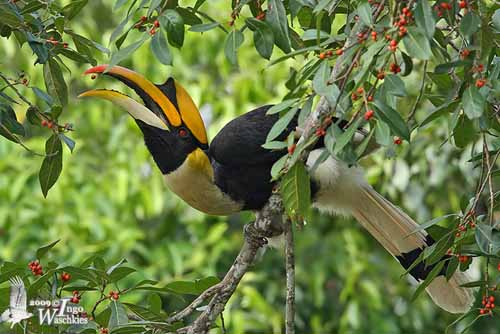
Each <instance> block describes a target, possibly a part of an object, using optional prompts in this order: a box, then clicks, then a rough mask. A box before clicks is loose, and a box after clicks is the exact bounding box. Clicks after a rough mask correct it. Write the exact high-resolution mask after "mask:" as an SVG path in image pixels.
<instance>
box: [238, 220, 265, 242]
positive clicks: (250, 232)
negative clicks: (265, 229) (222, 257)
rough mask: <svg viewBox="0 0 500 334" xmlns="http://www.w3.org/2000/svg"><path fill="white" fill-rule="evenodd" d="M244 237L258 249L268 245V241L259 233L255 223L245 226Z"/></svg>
mask: <svg viewBox="0 0 500 334" xmlns="http://www.w3.org/2000/svg"><path fill="white" fill-rule="evenodd" d="M243 235H244V236H245V240H246V241H247V242H248V243H249V244H251V245H253V246H255V247H256V248H260V247H264V246H265V245H267V239H266V238H265V237H263V236H262V234H261V233H259V231H257V229H256V228H255V225H254V223H253V222H252V223H249V224H246V225H245V226H244V228H243Z"/></svg>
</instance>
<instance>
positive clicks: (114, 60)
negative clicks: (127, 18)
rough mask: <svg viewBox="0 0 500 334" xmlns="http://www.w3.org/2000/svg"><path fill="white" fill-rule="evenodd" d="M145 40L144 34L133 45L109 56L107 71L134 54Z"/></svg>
mask: <svg viewBox="0 0 500 334" xmlns="http://www.w3.org/2000/svg"><path fill="white" fill-rule="evenodd" d="M147 38H148V36H147V35H146V34H144V36H143V37H142V38H141V39H140V40H138V41H137V42H134V43H132V44H130V45H128V46H126V47H124V48H122V49H120V50H118V51H117V52H114V53H113V54H112V55H111V59H110V60H109V66H108V67H107V68H108V69H109V68H111V67H113V66H115V65H117V64H118V63H120V62H121V61H123V60H124V59H126V58H128V57H129V56H130V55H132V53H134V52H135V51H136V50H137V49H138V48H140V47H141V45H142V44H143V43H144V42H145V41H146V39H147Z"/></svg>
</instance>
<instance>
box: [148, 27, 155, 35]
mask: <svg viewBox="0 0 500 334" xmlns="http://www.w3.org/2000/svg"><path fill="white" fill-rule="evenodd" d="M149 34H150V35H151V36H154V34H156V29H155V28H151V30H150V31H149Z"/></svg>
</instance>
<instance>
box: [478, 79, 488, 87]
mask: <svg viewBox="0 0 500 334" xmlns="http://www.w3.org/2000/svg"><path fill="white" fill-rule="evenodd" d="M485 84H486V80H485V79H477V80H476V87H477V88H481V87H483V86H484V85H485Z"/></svg>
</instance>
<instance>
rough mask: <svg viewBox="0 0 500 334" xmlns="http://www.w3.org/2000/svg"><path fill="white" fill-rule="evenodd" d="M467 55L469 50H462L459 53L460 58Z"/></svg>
mask: <svg viewBox="0 0 500 334" xmlns="http://www.w3.org/2000/svg"><path fill="white" fill-rule="evenodd" d="M469 54H470V51H469V49H463V50H462V52H460V56H461V57H462V58H467V57H468V56H469Z"/></svg>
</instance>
